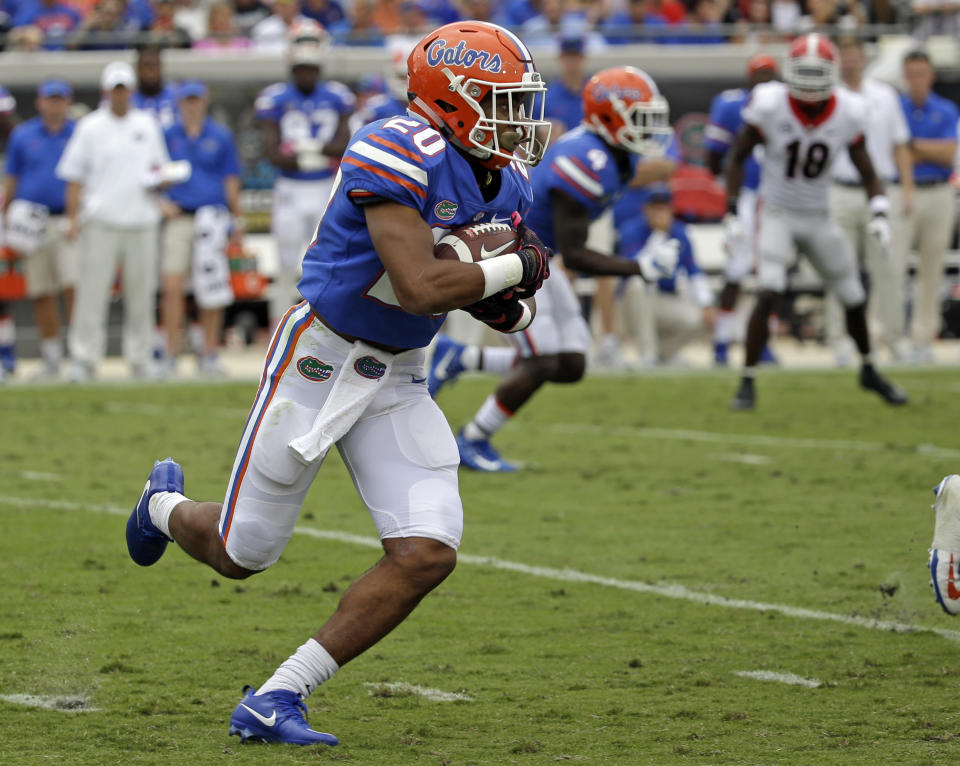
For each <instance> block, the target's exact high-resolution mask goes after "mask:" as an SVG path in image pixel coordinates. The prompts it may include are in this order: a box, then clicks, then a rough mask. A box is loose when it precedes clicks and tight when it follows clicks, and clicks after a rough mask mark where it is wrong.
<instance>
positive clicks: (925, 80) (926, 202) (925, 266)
mask: <svg viewBox="0 0 960 766" xmlns="http://www.w3.org/2000/svg"><path fill="white" fill-rule="evenodd" d="M903 74H904V79H905V80H906V83H907V91H906V93H903V94H901V96H900V101H901V104H902V105H903V113H904V115H905V116H906V118H907V127H909V128H910V137H911V138H910V143H909V148H910V152H911V154H912V155H913V179H914V185H915V187H916V192H915V198H914V204H913V209H912V211H910V213H908V214H907V215H905V216H904V224H903V226H902V227H901V231H900V232H898V236H897V237H896V238H895V239H894V243H893V251H894V252H893V255H894V258H895V259H896V263H895V268H896V269H897V270H898V273H905V272H906V267H907V257H908V256H909V254H910V252H911V250H913V248H914V247H916V250H917V255H918V257H919V260H918V262H917V281H916V290H915V292H914V299H913V314H912V319H911V327H910V335H911V341H912V343H913V346H914V355H915V358H916V361H919V362H931V361H933V350H932V348H931V343H932V342H933V341H934V340H935V339H936V338H937V337H938V336H939V334H940V286H941V284H942V282H943V263H944V260H945V258H946V253H947V248H948V247H949V244H950V240H951V238H952V237H953V232H954V219H955V210H956V205H955V202H954V192H953V188H952V187H951V186H950V184H949V183H948V181H949V180H950V174H951V173H952V172H953V168H954V163H955V162H956V158H957V106H956V104H954V103H953V102H952V101H949V100H948V99H946V98H943V97H942V96H938V95H937V94H936V93H934V92H933V83H934V79H935V76H936V75H935V72H934V70H933V65H932V64H931V63H930V58H929V57H928V56H927V54H926V53H924V52H923V51H912V52H911V53H908V54H907V56H906V57H905V58H904V61H903Z"/></svg>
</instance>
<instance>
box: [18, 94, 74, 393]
mask: <svg viewBox="0 0 960 766" xmlns="http://www.w3.org/2000/svg"><path fill="white" fill-rule="evenodd" d="M72 101H73V91H72V90H71V88H70V86H69V85H68V84H67V83H66V82H64V81H62V80H46V81H44V82H43V83H41V84H40V87H39V88H38V89H37V100H36V106H37V112H38V115H37V116H36V117H34V118H33V119H30V120H27V121H26V122H24V123H22V124H20V125H18V126H17V127H16V128H14V131H13V133H12V134H11V136H10V142H9V144H8V146H7V166H6V173H7V177H6V185H5V188H4V201H3V214H4V218H5V223H6V227H7V242H8V244H10V245H11V246H14V245H16V246H17V247H16V248H15V249H18V250H21V248H22V250H21V256H22V257H23V264H24V275H25V277H26V280H27V295H28V296H29V297H30V298H32V299H33V309H34V316H35V318H36V323H37V328H38V330H39V332H40V352H41V357H42V360H43V367H42V370H41V372H40V377H42V378H56V377H57V376H58V375H59V372H60V362H61V360H62V358H63V343H62V340H61V338H60V309H59V298H60V297H61V296H62V297H63V301H64V306H65V309H66V314H67V320H68V321H69V318H70V311H71V309H72V304H73V286H74V282H75V280H76V270H77V254H76V251H75V248H74V246H73V243H72V242H70V241H69V240H67V238H66V237H64V236H63V230H62V227H61V223H62V222H63V214H64V207H65V204H66V183H65V182H64V181H63V180H61V179H60V178H57V175H56V167H57V163H58V162H59V161H60V156H61V155H62V154H63V150H64V148H65V147H66V145H67V141H68V140H69V139H70V136H72V135H73V129H74V122H73V120H70V119H68V117H67V113H68V110H69V109H70V104H71V103H72ZM15 235H19V236H15Z"/></svg>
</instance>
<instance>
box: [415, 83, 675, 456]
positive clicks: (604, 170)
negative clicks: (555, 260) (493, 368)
mask: <svg viewBox="0 0 960 766" xmlns="http://www.w3.org/2000/svg"><path fill="white" fill-rule="evenodd" d="M583 107H584V118H585V119H584V121H583V122H582V123H581V124H580V125H579V127H577V128H574V129H573V130H571V131H568V132H567V133H564V134H563V135H562V136H561V137H560V139H559V140H557V141H554V142H551V144H550V146H549V148H548V149H547V151H546V154H545V155H544V159H543V162H542V163H540V164H539V165H538V166H537V167H536V168H534V170H533V171H532V173H531V185H532V187H533V206H532V207H531V208H530V213H529V215H528V216H527V223H528V224H529V225H530V227H531V228H532V229H533V230H534V231H536V232H537V233H538V234H539V235H540V236H541V237H542V238H543V241H544V242H545V243H546V244H547V246H548V247H550V248H552V249H554V250H556V251H557V252H558V253H559V254H561V255H562V256H563V262H564V266H565V267H566V268H567V269H570V270H571V271H574V272H581V273H584V274H592V275H598V276H634V275H640V276H643V277H644V279H647V280H652V279H655V278H658V277H659V276H660V275H661V270H662V264H661V263H660V262H654V261H651V260H650V259H647V258H640V259H638V260H636V261H633V260H630V259H627V258H621V257H618V256H615V255H609V254H604V253H600V252H598V251H597V250H595V249H594V248H593V247H592V246H591V245H590V243H589V242H588V233H589V230H590V227H591V225H592V224H593V222H595V221H597V220H598V219H599V218H600V217H601V216H602V215H603V214H604V213H605V212H606V211H607V210H608V209H609V208H610V206H611V205H612V203H613V200H614V199H615V198H616V196H617V195H618V194H620V193H621V192H622V191H623V190H624V189H625V188H626V187H627V185H628V184H629V183H630V181H631V179H632V178H633V177H634V174H635V172H636V167H637V164H638V162H639V161H640V159H641V157H657V156H660V155H662V154H663V152H664V151H665V149H666V146H667V144H668V143H669V141H670V137H671V136H672V134H673V131H672V129H671V128H670V126H669V123H668V106H667V102H666V99H664V98H663V96H661V95H660V92H659V90H658V89H657V86H656V83H654V81H653V80H652V78H650V76H649V75H648V74H646V72H643V71H641V70H639V69H635V68H633V67H611V68H610V69H604V70H602V71H600V72H598V73H597V74H595V75H593V77H591V78H590V80H588V81H587V84H586V86H585V87H584V89H583ZM538 301H539V304H538V314H537V321H536V323H535V324H534V325H532V326H531V327H530V328H529V329H528V330H524V332H523V333H517V334H515V335H511V336H510V340H511V343H512V344H513V345H514V346H515V348H516V350H517V356H518V358H517V361H516V364H515V365H514V366H513V367H512V368H511V369H510V371H509V372H507V374H506V376H505V377H504V378H503V380H502V381H501V382H500V384H499V385H498V386H497V388H496V390H495V391H494V392H493V393H492V394H490V395H489V396H488V397H487V398H486V400H485V401H484V403H483V404H482V405H481V407H480V409H479V410H478V411H477V413H476V414H475V415H474V417H473V419H472V420H471V421H470V422H468V423H467V424H466V425H465V426H464V427H463V428H462V429H461V430H460V432H459V434H458V435H457V447H458V448H459V450H460V463H461V465H463V466H465V467H467V468H470V469H473V470H476V471H488V472H501V471H503V472H507V471H515V470H517V466H516V465H514V464H513V463H510V462H509V461H507V460H504V459H503V458H502V457H501V456H500V454H499V452H498V451H497V450H496V449H495V448H494V447H493V445H492V444H491V443H490V439H491V437H492V436H493V435H494V434H495V433H497V432H498V431H499V430H500V429H501V428H502V427H503V426H504V425H506V424H507V422H509V420H510V418H511V417H513V415H514V414H515V413H516V412H517V410H518V409H519V408H520V407H522V406H524V405H525V404H526V403H527V402H528V401H529V400H530V399H531V398H532V397H533V395H534V394H535V393H536V392H537V391H538V390H539V389H540V387H541V386H542V385H543V384H544V383H548V382H550V383H576V382H577V381H579V380H581V379H582V378H583V375H584V373H585V371H586V353H587V350H588V348H589V345H590V329H589V327H588V326H587V323H586V321H585V320H584V318H583V315H582V314H581V311H580V304H579V301H578V300H577V296H576V294H575V293H574V291H573V288H572V286H571V285H570V281H569V279H568V278H567V277H566V275H565V274H564V271H563V270H561V269H556V270H555V271H554V273H553V274H552V275H551V277H550V280H549V281H548V282H547V283H546V285H545V286H544V289H543V290H542V291H541V293H540V295H539V297H538ZM468 351H470V349H468V348H467V346H465V345H462V344H459V343H456V342H455V341H454V340H452V339H450V338H444V339H443V340H442V342H440V341H438V344H437V349H436V352H435V354H434V358H435V362H434V363H433V364H432V366H431V372H430V379H431V380H430V385H431V388H432V389H433V390H434V391H439V389H440V388H441V386H442V385H443V384H445V383H447V382H449V381H451V380H454V379H455V378H456V376H457V375H459V374H460V373H461V372H462V371H463V370H465V369H466V365H465V364H464V355H465V354H466V353H467V352H468ZM470 355H471V356H474V357H475V356H476V355H474V354H472V353H471V354H470Z"/></svg>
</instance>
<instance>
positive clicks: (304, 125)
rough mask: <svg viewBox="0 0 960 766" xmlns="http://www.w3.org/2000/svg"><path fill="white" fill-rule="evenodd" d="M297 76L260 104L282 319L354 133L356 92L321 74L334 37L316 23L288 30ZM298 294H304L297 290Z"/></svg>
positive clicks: (274, 300) (277, 309) (273, 316)
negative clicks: (272, 173) (272, 176)
mask: <svg viewBox="0 0 960 766" xmlns="http://www.w3.org/2000/svg"><path fill="white" fill-rule="evenodd" d="M288 37H289V42H290V44H289V47H288V49H287V57H288V60H289V62H290V80H289V81H288V82H279V83H276V84H274V85H270V86H269V87H267V88H265V89H264V90H263V91H262V92H261V93H260V95H259V96H257V100H256V102H255V104H254V111H255V113H256V116H257V119H258V120H259V121H260V128H261V133H262V136H263V144H264V153H265V154H266V156H267V159H268V160H269V161H270V162H271V163H272V164H273V166H274V167H275V168H276V169H277V171H278V173H279V176H278V178H277V180H276V182H275V183H274V186H273V213H272V215H271V229H272V232H273V236H274V239H275V240H276V243H277V256H278V259H279V271H278V273H277V274H276V275H275V276H274V281H273V285H272V286H271V289H270V321H271V324H273V323H276V322H277V321H278V320H279V319H280V317H281V316H283V312H285V311H286V310H287V309H288V308H289V306H290V303H291V302H292V301H293V300H294V297H295V296H296V295H297V294H296V284H297V280H298V279H299V278H300V273H301V271H300V266H301V264H300V262H301V260H302V259H303V252H304V249H305V248H306V246H307V244H308V243H309V242H310V238H311V237H312V236H313V231H314V228H315V227H316V225H317V218H318V217H319V215H320V214H321V213H323V206H324V205H325V204H326V203H327V200H328V199H329V198H330V191H331V189H332V188H333V179H334V174H335V172H336V171H335V163H334V162H333V160H336V159H337V158H339V157H340V155H342V154H343V150H344V148H346V145H347V141H348V140H349V138H350V126H349V117H350V115H351V113H352V112H353V108H354V103H355V98H354V95H353V93H352V92H351V91H350V89H349V88H347V86H346V85H343V84H341V83H339V82H335V81H332V80H331V81H327V82H324V81H322V80H321V79H320V76H321V74H322V67H323V63H324V61H325V60H326V58H327V56H328V54H329V47H330V37H329V35H328V34H327V32H326V31H325V30H324V29H323V27H321V26H320V25H319V24H317V23H316V22H315V21H312V20H309V19H306V20H301V21H298V22H297V23H295V24H294V25H293V26H292V27H291V28H290V32H289V33H288ZM297 300H299V296H297Z"/></svg>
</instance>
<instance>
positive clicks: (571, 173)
mask: <svg viewBox="0 0 960 766" xmlns="http://www.w3.org/2000/svg"><path fill="white" fill-rule="evenodd" d="M553 169H554V171H555V172H556V173H557V175H559V176H560V177H561V178H563V179H565V180H566V181H567V182H568V183H570V184H572V185H573V186H574V188H576V189H577V191H579V192H580V193H581V194H583V195H584V196H586V197H588V198H592V199H599V198H600V197H602V196H603V184H601V183H600V181H598V180H597V179H596V178H595V177H594V178H591V177H590V176H589V175H587V174H586V173H585V172H584V171H583V170H582V169H581V168H580V166H578V165H577V164H575V163H574V162H573V160H572V159H571V158H570V157H568V156H565V155H560V156H559V157H557V158H556V159H555V160H554V161H553Z"/></svg>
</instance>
